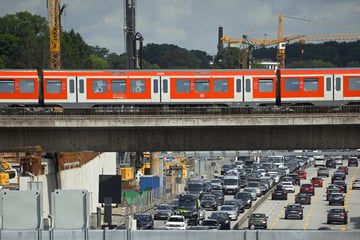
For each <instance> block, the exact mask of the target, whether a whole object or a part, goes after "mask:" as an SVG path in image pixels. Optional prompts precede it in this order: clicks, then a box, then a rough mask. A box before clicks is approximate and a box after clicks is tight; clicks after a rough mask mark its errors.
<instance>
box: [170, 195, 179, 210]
mask: <svg viewBox="0 0 360 240" xmlns="http://www.w3.org/2000/svg"><path fill="white" fill-rule="evenodd" d="M170 205H171V206H172V207H173V209H174V210H175V211H176V210H177V209H178V207H179V199H178V198H175V199H173V200H171V202H170Z"/></svg>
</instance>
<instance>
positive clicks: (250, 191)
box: [241, 188, 257, 201]
mask: <svg viewBox="0 0 360 240" xmlns="http://www.w3.org/2000/svg"><path fill="white" fill-rule="evenodd" d="M241 192H248V193H250V194H251V200H252V201H256V200H257V196H256V191H255V189H253V188H244V189H243V190H242V191H241Z"/></svg>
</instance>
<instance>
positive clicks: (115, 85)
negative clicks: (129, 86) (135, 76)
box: [111, 80, 126, 93]
mask: <svg viewBox="0 0 360 240" xmlns="http://www.w3.org/2000/svg"><path fill="white" fill-rule="evenodd" d="M111 92H112V93H126V80H111Z"/></svg>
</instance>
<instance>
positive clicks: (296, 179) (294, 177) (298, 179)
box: [288, 173, 300, 185]
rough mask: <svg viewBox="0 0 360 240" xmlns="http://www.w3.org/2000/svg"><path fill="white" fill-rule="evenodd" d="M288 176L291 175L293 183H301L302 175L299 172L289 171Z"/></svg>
mask: <svg viewBox="0 0 360 240" xmlns="http://www.w3.org/2000/svg"><path fill="white" fill-rule="evenodd" d="M288 177H291V178H292V179H293V180H292V182H293V185H300V177H299V174H297V173H289V174H288Z"/></svg>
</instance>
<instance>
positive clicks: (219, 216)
mask: <svg viewBox="0 0 360 240" xmlns="http://www.w3.org/2000/svg"><path fill="white" fill-rule="evenodd" d="M209 219H216V220H217V221H218V223H219V224H220V228H219V229H220V230H230V229H231V225H230V218H229V215H228V214H227V213H226V212H221V211H215V212H212V213H211V214H210V216H209Z"/></svg>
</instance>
